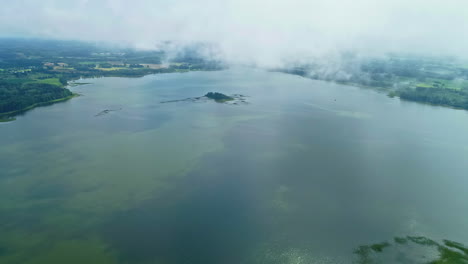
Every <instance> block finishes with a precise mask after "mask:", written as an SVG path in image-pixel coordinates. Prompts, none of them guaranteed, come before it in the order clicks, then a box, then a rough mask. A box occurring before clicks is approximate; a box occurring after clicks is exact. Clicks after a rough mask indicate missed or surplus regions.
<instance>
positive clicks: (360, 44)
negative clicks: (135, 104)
mask: <svg viewBox="0 0 468 264" xmlns="http://www.w3.org/2000/svg"><path fill="white" fill-rule="evenodd" d="M0 3H1V6H2V8H0V36H25V37H44V38H54V39H78V40H85V41H93V42H102V41H105V42H111V43H118V44H124V45H132V46H134V47H137V48H145V49H151V48H157V47H158V45H159V44H158V43H161V42H163V41H174V42H175V43H180V45H183V44H190V43H197V42H204V43H211V44H213V46H216V47H217V51H216V56H219V57H220V58H222V59H225V60H227V61H230V62H233V63H254V64H257V65H261V66H275V65H280V64H282V63H285V62H287V61H297V60H307V59H310V58H314V57H320V56H322V57H323V56H333V54H337V53H339V52H343V51H357V52H360V53H363V54H375V55H380V54H384V53H386V52H405V53H418V54H419V53H420V54H427V55H436V56H437V55H455V56H459V57H464V58H465V57H468V34H467V32H468V0H269V1H267V0H132V1H130V0H0Z"/></svg>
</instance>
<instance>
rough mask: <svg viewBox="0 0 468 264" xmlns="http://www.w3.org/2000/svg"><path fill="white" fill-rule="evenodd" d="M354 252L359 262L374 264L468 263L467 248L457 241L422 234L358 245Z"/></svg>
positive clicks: (359, 263)
mask: <svg viewBox="0 0 468 264" xmlns="http://www.w3.org/2000/svg"><path fill="white" fill-rule="evenodd" d="M354 254H355V255H356V256H357V257H358V260H357V261H356V262H355V263H356V264H371V263H421V264H422V263H425V264H442V263H445V264H462V263H468V248H467V247H466V246H465V245H463V244H461V243H458V242H454V241H450V240H443V242H442V243H439V242H436V241H435V240H432V239H429V238H427V237H423V236H407V237H405V238H403V237H395V238H394V243H388V242H383V243H377V244H372V245H362V246H359V247H358V248H357V249H356V250H355V251H354Z"/></svg>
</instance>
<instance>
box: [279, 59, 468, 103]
mask: <svg viewBox="0 0 468 264" xmlns="http://www.w3.org/2000/svg"><path fill="white" fill-rule="evenodd" d="M275 70H276V71H281V72H285V73H290V74H295V75H300V76H303V77H307V78H311V79H316V80H325V81H335V82H338V83H343V84H349V85H356V86H361V87H369V88H373V89H377V90H381V91H384V92H386V93H387V94H388V95H389V96H391V97H399V98H401V99H403V100H408V101H414V102H421V103H428V104H433V105H440V106H449V107H454V108H461V109H467V110H468V64H467V63H465V62H463V61H460V60H457V59H456V58H450V57H449V58H445V57H443V58H435V57H421V56H409V55H406V56H402V55H396V54H389V55H387V56H385V57H382V58H359V57H357V56H355V55H352V54H343V55H342V57H341V58H340V59H339V61H338V62H334V61H332V60H330V61H326V62H323V63H320V62H317V63H311V64H301V65H292V66H290V67H285V68H281V69H275Z"/></svg>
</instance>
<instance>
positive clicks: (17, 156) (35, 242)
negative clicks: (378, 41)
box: [0, 69, 468, 264]
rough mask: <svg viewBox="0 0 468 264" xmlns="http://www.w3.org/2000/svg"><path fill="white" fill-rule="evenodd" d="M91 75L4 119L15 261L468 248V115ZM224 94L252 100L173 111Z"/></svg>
mask: <svg viewBox="0 0 468 264" xmlns="http://www.w3.org/2000/svg"><path fill="white" fill-rule="evenodd" d="M85 81H87V82H92V84H90V85H85V86H78V87H75V88H73V90H74V91H75V92H78V93H81V94H82V95H83V96H81V97H78V98H76V99H73V100H71V101H68V102H65V103H60V104H56V105H52V106H48V107H42V108H38V109H34V110H32V111H30V112H27V113H26V114H25V115H23V116H21V117H19V118H18V119H17V121H15V122H10V123H3V124H0V145H1V148H0V169H1V171H0V263H2V264H3V263H27V264H32V263H34V264H42V263H47V264H50V263H67V264H68V263H80V264H81V263H88V264H94V263H96V264H97V263H99V264H106V263H119V264H120V263H121V264H124V263H132V264H134V263H135V264H149V263H168V264H172V263H177V264H178V263H181V264H190V263H194V264H198V263H204V264H210V263H213V264H214V263H223V264H238V263H246V264H247V263H249V264H250V263H351V261H352V257H353V250H354V249H355V248H356V247H357V246H359V245H361V244H369V243H374V242H381V241H383V240H388V239H391V238H392V237H394V236H397V235H424V236H428V237H431V238H433V239H443V238H447V239H452V240H456V241H459V242H462V243H468V224H467V223H468V221H467V219H468V202H467V201H468V192H467V191H466V186H468V112H465V111H459V110H452V109H448V108H441V107H433V106H428V105H422V104H416V103H409V102H401V101H399V100H398V99H391V98H388V97H387V96H385V95H384V94H380V93H377V92H374V91H371V90H363V89H359V88H355V87H350V86H343V85H337V84H330V83H325V82H318V81H313V80H308V79H304V78H301V77H297V76H292V75H286V74H282V73H270V72H264V71H260V70H252V69H233V70H229V71H221V72H191V73H184V74H160V75H152V76H146V77H143V78H137V79H127V78H102V79H92V80H85ZM209 91H218V92H222V93H226V94H235V93H240V94H244V95H248V96H249V97H248V101H249V104H247V105H225V104H217V103H214V102H178V103H168V104H160V101H165V100H174V99H183V98H187V97H193V96H200V95H203V94H205V93H206V92H209ZM105 109H114V110H118V111H112V112H110V113H108V114H105V115H100V116H95V115H96V114H98V113H99V112H101V111H103V110H105ZM119 109H121V110H119Z"/></svg>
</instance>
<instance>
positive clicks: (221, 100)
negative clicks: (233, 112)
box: [205, 92, 234, 103]
mask: <svg viewBox="0 0 468 264" xmlns="http://www.w3.org/2000/svg"><path fill="white" fill-rule="evenodd" d="M205 97H207V98H209V99H213V100H215V101H216V102H219V103H224V102H227V101H232V100H234V97H231V96H227V95H225V94H222V93H217V92H209V93H207V94H205Z"/></svg>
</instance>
